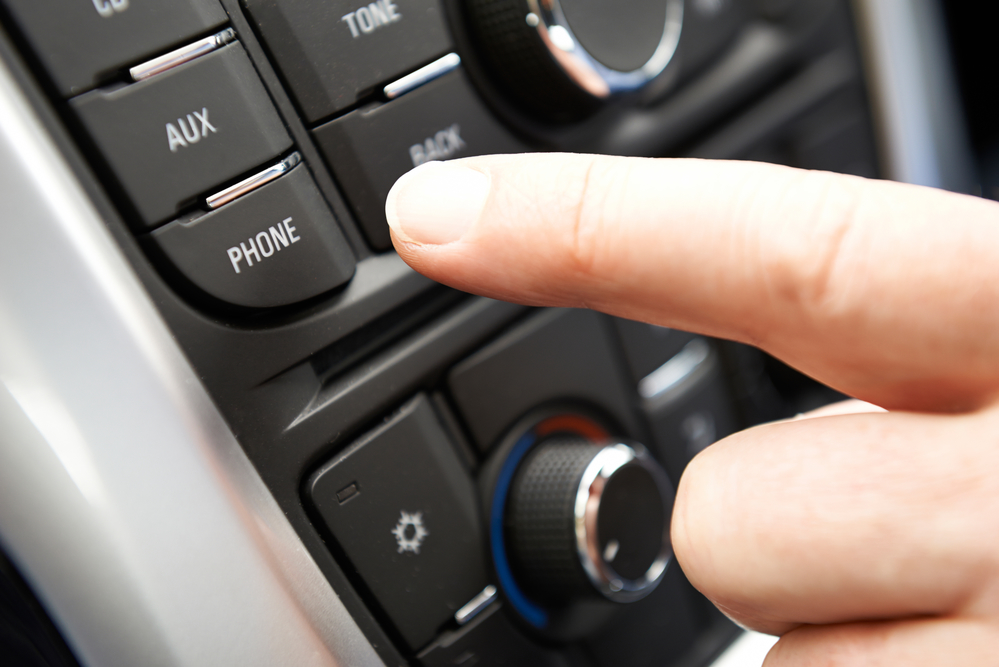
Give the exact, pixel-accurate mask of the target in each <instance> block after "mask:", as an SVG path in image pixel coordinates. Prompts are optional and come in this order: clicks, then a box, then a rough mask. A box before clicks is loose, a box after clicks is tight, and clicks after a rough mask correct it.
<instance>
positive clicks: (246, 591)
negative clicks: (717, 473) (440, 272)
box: [0, 0, 999, 667]
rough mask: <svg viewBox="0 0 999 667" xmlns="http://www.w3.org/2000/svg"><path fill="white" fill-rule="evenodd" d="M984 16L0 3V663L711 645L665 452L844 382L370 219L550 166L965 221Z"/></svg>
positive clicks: (867, 4) (990, 117) (975, 143)
mask: <svg viewBox="0 0 999 667" xmlns="http://www.w3.org/2000/svg"><path fill="white" fill-rule="evenodd" d="M996 11H997V10H996V8H991V9H990V8H988V7H982V6H981V5H980V4H978V3H974V4H973V3H970V2H966V1H954V0H948V2H938V1H937V0H616V1H609V0H372V1H371V2H367V1H366V0H170V1H169V2H167V1H166V0H49V1H48V2H36V1H34V0H0V176H2V178H0V663H2V664H4V665H32V666H34V665H39V666H41V665H46V666H60V667H61V666H76V665H80V666H96V665H164V666H167V665H170V666H173V665H296V666H297V665H343V666H362V665H364V666H366V665H414V666H415V665H422V666H424V667H444V666H455V665H458V666H463V667H470V666H471V665H478V666H480V667H483V666H486V665H550V666H552V667H570V666H571V667H576V666H578V667H611V666H620V665H636V666H644V665H667V666H671V667H708V666H709V665H712V664H715V663H716V661H717V660H718V659H719V656H724V655H731V653H729V654H726V650H728V649H729V647H730V646H732V645H733V642H738V641H739V639H740V637H743V635H744V630H743V629H741V628H740V627H738V626H736V625H735V624H734V623H732V622H731V621H730V620H728V619H727V618H726V617H725V616H724V615H723V614H722V613H721V612H720V611H718V610H717V609H716V608H715V607H714V606H713V605H712V604H711V603H710V602H709V601H708V600H707V599H706V598H704V597H703V596H701V594H700V593H699V592H698V591H697V590H696V589H694V587H693V586H691V585H690V583H688V581H687V580H686V578H685V577H684V574H683V571H682V570H681V569H680V567H679V566H678V565H677V564H676V563H675V562H674V559H673V557H672V548H671V545H670V539H669V517H670V512H671V510H672V505H673V497H674V493H675V489H676V486H677V484H678V482H679V480H680V477H681V475H682V473H683V470H684V468H685V466H686V465H687V464H688V462H689V461H690V460H691V459H692V458H693V457H694V456H695V455H697V454H698V452H700V451H702V450H703V449H705V448H706V447H709V446H710V445H711V444H712V443H714V442H715V441H717V440H719V439H721V438H724V437H725V436H727V435H730V434H732V433H734V432H736V431H738V430H741V429H744V428H747V427H749V426H752V425H754V424H759V423H762V422H766V421H771V420H775V419H781V418H786V417H790V416H793V415H796V414H799V413H802V412H806V411H808V410H811V409H814V408H817V407H820V406H822V405H825V404H828V403H830V402H833V401H837V400H840V399H843V398H845V397H844V396H843V395H841V394H839V393H838V392H836V391H834V390H833V389H831V388H829V387H826V386H824V385H822V384H820V383H818V382H816V381H814V380H812V379H811V378H808V377H806V376H805V375H802V374H801V373H799V372H797V371H795V370H794V369H792V368H790V367H788V366H786V365H784V364H783V363H781V362H780V361H779V360H777V359H775V358H773V357H771V356H769V355H767V354H765V353H764V352H762V351H760V350H758V349H756V348H753V347H750V346H747V345H742V344H737V343H734V342H731V341H724V340H716V339H711V338H707V337H704V336H700V335H695V334H693V333H688V332H683V331H678V330H671V329H665V328H662V327H657V326H653V325H650V324H645V323H641V322H633V321H627V320H623V319H619V318H614V317H610V316H608V315H604V314H600V313H596V312H592V311H588V310H576V309H553V308H531V307H526V306H521V305H516V304H511V303H504V302H500V301H495V300H491V299H487V298H484V297H478V296H473V295H470V294H465V293H461V292H458V291H455V290H453V289H450V288H447V287H444V286H442V285H439V284H437V283H434V282H432V281H431V280H429V279H427V278H425V277H423V276H421V275H419V274H417V273H416V272H415V271H413V270H412V269H410V268H409V267H408V266H407V265H406V264H405V263H404V262H403V261H402V260H401V259H400V257H399V256H398V255H397V254H396V253H395V251H394V250H393V247H392V243H391V239H390V236H389V230H388V226H387V223H386V219H385V213H384V206H385V199H386V196H387V194H388V192H389V190H390V188H391V187H392V185H393V183H394V182H395V181H396V179H398V178H399V177H400V176H402V175H403V174H405V173H406V172H407V171H409V170H411V169H413V168H415V167H417V166H419V165H421V164H424V163H427V162H431V161H438V160H447V159H452V158H462V157H468V156H476V155H487V154H494V153H501V154H508V153H522V152H549V151H558V152H576V153H602V154H609V155H623V156H642V157H694V158H704V159H734V160H754V161H763V162H772V163H778V164H783V165H789V166H793V167H800V168H804V169H816V170H826V171H833V172H841V173H847V174H854V175H858V176H864V177H869V178H886V179H894V180H899V181H905V182H910V183H916V184H920V185H926V186H932V187H938V188H945V189H949V190H953V191H958V192H964V193H968V194H973V195H977V196H982V197H988V198H994V199H999V124H997V123H996V122H995V118H996V117H997V108H996V102H995V101H994V98H992V97H991V94H989V93H988V88H989V87H988V86H987V85H982V82H987V81H989V79H988V78H987V77H988V76H989V74H990V73H991V72H992V71H994V66H995V65H996V63H997V58H996V55H995V47H994V46H993V45H992V44H993V43H994V39H993V38H992V36H991V35H990V34H989V32H987V31H991V25H993V22H992V21H991V20H989V18H990V16H989V15H990V14H995V13H996ZM718 187H719V188H724V187H725V184H724V183H719V184H718ZM726 664H728V665H734V664H737V663H735V662H732V661H731V658H729V662H728V663H726ZM742 664H744V665H746V666H748V665H749V664H751V663H750V662H746V663H742ZM755 664H756V665H759V664H760V659H759V658H757V661H756V663H755Z"/></svg>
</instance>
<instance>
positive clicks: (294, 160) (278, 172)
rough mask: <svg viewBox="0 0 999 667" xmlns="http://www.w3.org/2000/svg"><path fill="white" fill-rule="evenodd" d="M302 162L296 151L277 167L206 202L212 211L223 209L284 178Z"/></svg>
mask: <svg viewBox="0 0 999 667" xmlns="http://www.w3.org/2000/svg"><path fill="white" fill-rule="evenodd" d="M301 161H302V156H301V155H299V154H298V152H297V151H296V152H294V153H292V154H291V155H289V156H288V157H286V158H285V159H283V160H281V161H280V162H278V163H277V164H276V165H274V166H272V167H268V168H267V169H264V170H263V171H262V172H260V173H259V174H254V175H253V176H250V177H249V178H246V179H243V180H242V181H240V182H239V183H236V185H230V186H229V187H227V188H226V189H225V190H222V191H221V192H216V193H215V194H213V195H211V196H210V197H206V198H205V202H206V203H207V204H208V208H210V209H212V210H214V209H217V208H221V207H223V206H225V205H226V204H228V203H229V202H231V201H234V200H236V199H239V198H240V197H242V196H243V195H248V194H250V193H251V192H253V191H254V190H256V189H257V188H259V187H260V186H262V185H267V184H268V183H270V182H271V181H273V180H274V179H276V178H279V177H281V176H284V175H285V174H287V173H288V172H289V171H291V170H292V169H294V168H295V167H296V166H298V164H299V163H300V162H301Z"/></svg>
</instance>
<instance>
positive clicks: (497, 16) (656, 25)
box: [466, 0, 683, 121]
mask: <svg viewBox="0 0 999 667" xmlns="http://www.w3.org/2000/svg"><path fill="white" fill-rule="evenodd" d="M466 6H467V13H468V20H469V21H470V23H471V28H472V32H473V34H474V37H475V42H476V43H477V44H478V45H479V46H480V47H481V53H482V57H483V59H484V60H485V62H486V64H487V66H488V67H489V69H490V70H492V73H493V75H494V76H495V77H496V78H498V79H499V80H500V81H501V82H502V84H503V86H504V87H505V88H506V89H507V91H508V92H509V93H510V94H512V95H513V96H514V97H515V98H516V99H517V100H518V101H519V102H520V103H521V106H524V107H526V108H528V109H529V110H530V111H532V112H534V113H536V114H540V115H541V116H543V117H545V118H546V119H548V120H554V121H572V120H578V119H581V118H583V117H585V116H587V115H589V114H591V113H593V112H595V111H596V110H597V109H599V108H600V106H601V104H602V103H603V102H604V101H605V100H607V99H609V98H611V97H612V96H614V95H616V94H619V93H624V92H628V91H634V90H638V89H640V88H642V87H643V86H645V85H646V84H647V83H649V82H650V81H652V80H653V79H654V78H656V77H657V76H658V75H659V74H661V73H662V72H663V70H665V69H666V66H667V65H668V64H669V62H670V60H672V58H673V54H674V52H675V51H676V47H677V44H678V43H679V41H680V31H681V27H682V24H683V0H469V2H468V3H467V5H466Z"/></svg>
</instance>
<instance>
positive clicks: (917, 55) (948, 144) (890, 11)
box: [853, 0, 975, 192]
mask: <svg viewBox="0 0 999 667" xmlns="http://www.w3.org/2000/svg"><path fill="white" fill-rule="evenodd" d="M853 4H854V9H855V12H854V13H855V15H856V16H857V20H858V27H859V33H860V38H861V43H862V45H863V52H864V61H865V67H866V69H867V74H868V79H869V81H870V83H871V85H870V90H871V97H872V98H873V99H872V101H873V102H874V110H875V117H876V121H877V129H878V139H879V143H880V148H881V151H880V152H881V156H882V162H883V165H882V166H883V168H884V170H885V172H886V176H888V177H889V178H892V179H894V180H897V181H904V182H906V183H915V184H917V185H928V186H932V187H938V188H946V189H948V190H955V191H958V192H971V191H972V188H973V186H974V181H975V176H974V163H973V160H972V157H971V149H970V143H969V140H968V137H967V129H966V128H965V125H964V119H963V114H962V111H961V103H960V99H959V97H958V92H957V87H956V84H955V80H956V77H955V74H954V71H953V68H952V66H951V62H950V52H949V49H948V45H947V35H946V32H945V28H944V17H943V15H942V8H941V7H940V1H939V0H854V2H853Z"/></svg>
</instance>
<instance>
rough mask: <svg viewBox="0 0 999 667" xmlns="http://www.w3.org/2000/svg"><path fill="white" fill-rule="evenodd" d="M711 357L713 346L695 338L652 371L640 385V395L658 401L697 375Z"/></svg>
mask: <svg viewBox="0 0 999 667" xmlns="http://www.w3.org/2000/svg"><path fill="white" fill-rule="evenodd" d="M710 356H711V346H710V345H708V343H707V341H705V340H703V339H701V338H695V339H694V340H692V341H690V342H689V343H687V344H686V345H684V346H683V349H682V350H680V352H679V353H677V354H676V356H674V357H673V358H672V359H670V360H669V361H667V362H666V363H665V364H663V365H662V366H660V367H659V368H657V369H656V370H654V371H652V372H651V373H649V374H648V375H646V376H645V377H644V378H642V379H641V380H640V381H639V383H638V394H639V395H640V396H641V397H642V398H644V399H645V400H647V401H652V400H656V399H658V398H660V397H662V396H663V395H664V394H667V393H669V392H670V391H671V390H673V389H675V388H676V387H678V386H680V385H681V384H684V383H685V381H686V380H687V379H688V378H690V377H691V376H693V375H694V374H696V373H697V371H698V369H700V368H701V367H702V366H704V365H705V364H706V362H707V361H708V358H709V357H710Z"/></svg>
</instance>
